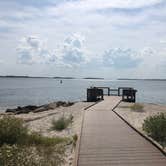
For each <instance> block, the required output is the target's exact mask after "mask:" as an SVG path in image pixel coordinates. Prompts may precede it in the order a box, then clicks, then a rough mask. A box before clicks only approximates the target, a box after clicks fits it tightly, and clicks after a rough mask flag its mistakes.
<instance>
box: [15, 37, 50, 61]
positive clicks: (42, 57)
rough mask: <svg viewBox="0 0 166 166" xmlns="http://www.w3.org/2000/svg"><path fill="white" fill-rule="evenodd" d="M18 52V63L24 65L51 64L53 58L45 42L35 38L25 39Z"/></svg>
mask: <svg viewBox="0 0 166 166" xmlns="http://www.w3.org/2000/svg"><path fill="white" fill-rule="evenodd" d="M17 52H18V62H19V63H22V64H34V63H49V59H50V58H51V54H50V52H49V51H48V49H47V48H46V46H45V44H44V42H43V41H41V40H40V39H39V38H37V37H34V36H30V37H26V38H23V39H22V40H21V41H20V44H19V46H18V48H17Z"/></svg>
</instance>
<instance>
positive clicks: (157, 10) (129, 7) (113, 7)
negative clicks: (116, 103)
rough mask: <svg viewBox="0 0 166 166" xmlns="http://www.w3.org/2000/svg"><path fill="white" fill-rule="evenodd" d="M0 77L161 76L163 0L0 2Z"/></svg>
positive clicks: (165, 71)
mask: <svg viewBox="0 0 166 166" xmlns="http://www.w3.org/2000/svg"><path fill="white" fill-rule="evenodd" d="M0 75H28V76H72V77H104V78H108V79H114V78H160V79H162V78H164V79H165V78H166V1H165V0H148V1H147V0H28V1H27V0H0Z"/></svg>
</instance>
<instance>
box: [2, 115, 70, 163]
mask: <svg viewBox="0 0 166 166" xmlns="http://www.w3.org/2000/svg"><path fill="white" fill-rule="evenodd" d="M70 118H71V117H70ZM70 143H71V139H70V138H61V137H55V138H50V137H45V136H42V135H40V134H38V133H30V132H29V131H28V129H27V127H26V126H25V125H24V123H23V121H22V120H21V119H18V118H15V117H11V116H5V117H3V118H2V119H0V165H1V166H39V165H40V166H55V165H56V166H58V165H63V164H64V157H65V149H66V145H67V144H70Z"/></svg>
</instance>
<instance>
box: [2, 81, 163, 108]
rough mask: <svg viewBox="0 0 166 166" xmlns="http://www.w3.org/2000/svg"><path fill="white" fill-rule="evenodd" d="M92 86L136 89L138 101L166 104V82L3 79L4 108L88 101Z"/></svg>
mask: <svg viewBox="0 0 166 166" xmlns="http://www.w3.org/2000/svg"><path fill="white" fill-rule="evenodd" d="M90 86H109V87H111V88H118V87H124V86H127V87H133V88H135V89H137V90H138V92H137V98H136V100H137V102H143V103H155V104H165V105H166V81H149V80H148V81H143V80H126V81H124V80H83V79H82V80H81V79H73V80H63V83H62V84H60V80H58V79H47V78H0V108H6V107H15V106H24V105H29V104H35V105H40V104H46V103H49V102H53V101H58V100H64V101H82V100H86V89H87V88H88V87H90Z"/></svg>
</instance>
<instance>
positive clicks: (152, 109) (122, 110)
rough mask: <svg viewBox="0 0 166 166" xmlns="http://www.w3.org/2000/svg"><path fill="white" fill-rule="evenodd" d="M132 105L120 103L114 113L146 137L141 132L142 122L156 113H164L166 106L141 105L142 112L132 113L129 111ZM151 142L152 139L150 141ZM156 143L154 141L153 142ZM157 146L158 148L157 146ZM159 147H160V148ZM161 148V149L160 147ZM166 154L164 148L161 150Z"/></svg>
mask: <svg viewBox="0 0 166 166" xmlns="http://www.w3.org/2000/svg"><path fill="white" fill-rule="evenodd" d="M131 105H132V103H125V102H121V103H120V105H119V106H118V107H117V108H116V109H115V111H116V112H117V113H118V114H119V115H121V116H122V117H123V118H124V119H125V120H126V121H128V122H129V123H130V124H131V125H132V126H133V127H135V128H136V129H137V130H139V131H140V132H142V133H143V134H145V135H146V133H145V132H144V131H143V130H142V125H143V123H144V120H145V119H146V118H147V117H149V116H153V115H157V114H158V113H166V106H162V105H156V104H141V105H143V107H144V108H143V111H133V110H131V109H130V106H131ZM152 140H153V139H152ZM153 141H154V142H156V141H155V140H153ZM158 146H160V145H159V144H158ZM160 147H161V146H160ZM161 148H162V147H161ZM163 150H164V151H165V152H166V147H165V148H164V149H163Z"/></svg>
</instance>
